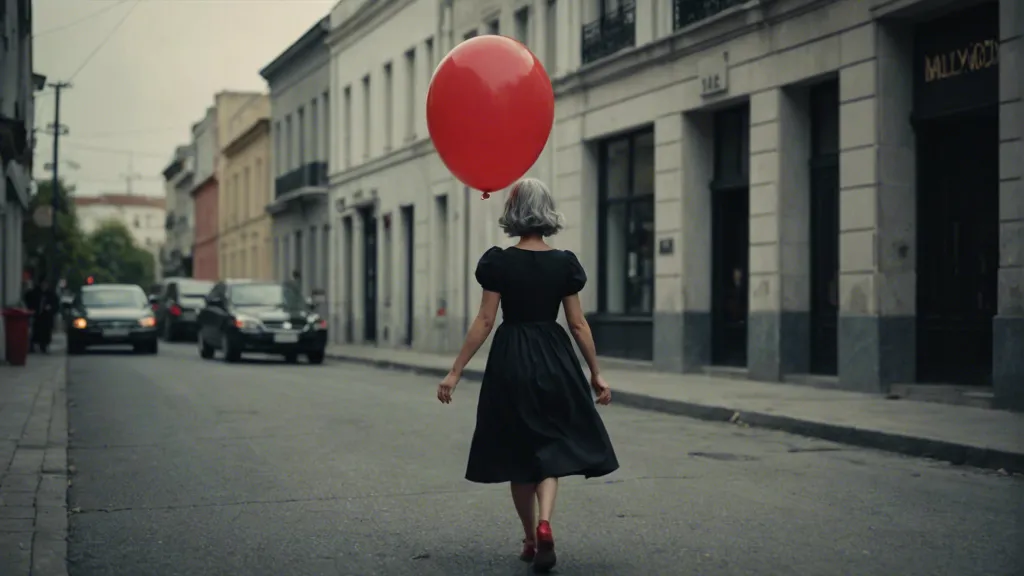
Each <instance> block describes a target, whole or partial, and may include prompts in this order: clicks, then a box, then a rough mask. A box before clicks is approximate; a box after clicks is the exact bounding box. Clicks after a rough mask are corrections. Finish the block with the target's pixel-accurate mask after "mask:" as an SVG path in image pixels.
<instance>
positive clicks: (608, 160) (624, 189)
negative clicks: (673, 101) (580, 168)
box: [598, 129, 654, 316]
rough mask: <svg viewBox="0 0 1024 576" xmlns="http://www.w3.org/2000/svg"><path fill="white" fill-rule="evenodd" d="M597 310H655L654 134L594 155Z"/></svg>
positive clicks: (622, 140) (608, 145)
mask: <svg viewBox="0 0 1024 576" xmlns="http://www.w3.org/2000/svg"><path fill="white" fill-rule="evenodd" d="M599 154H600V156H599V166H600V170H601V173H600V222H599V234H598V237H599V251H600V272H599V274H600V277H599V282H600V284H599V308H600V311H601V312H603V313H607V314H614V315H627V316H650V315H651V313H652V312H653V309H654V132H653V131H651V130H649V129H648V130H644V131H642V132H638V133H634V134H631V135H628V136H624V137H619V138H615V139H612V140H609V141H606V142H604V143H603V144H602V145H601V147H600V152H599Z"/></svg>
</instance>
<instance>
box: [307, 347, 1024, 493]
mask: <svg viewBox="0 0 1024 576" xmlns="http://www.w3.org/2000/svg"><path fill="white" fill-rule="evenodd" d="M327 356H328V357H329V358H332V359H334V360H340V361H343V362H349V363H352V364H362V365H365V366H373V367H376V368H383V369H387V370H402V371H406V372H413V373H415V374H423V375H428V376H435V377H438V378H443V377H444V376H445V375H447V374H448V370H446V369H442V368H431V367H424V366H416V365H413V364H408V363H403V362H395V361H391V360H372V359H367V358H360V357H357V356H348V355H345V354H338V353H331V352H328V354H327ZM462 377H463V379H466V380H475V381H479V380H482V379H483V371H482V370H473V369H466V370H465V371H464V372H463V373H462ZM615 403H616V404H619V405H622V406H629V407H630V408H638V409H641V410H649V411H652V412H662V413H666V414H674V415H676V416H685V417H688V418H693V419H696V420H705V421H709V422H732V423H736V422H743V423H746V424H749V425H750V426H755V427H758V428H767V429H771V430H779V431H782V432H789V433H791V434H796V435H799V436H807V437H810V438H818V439H821V440H828V441H830V442H836V443H839V444H847V445H850V446H859V447H861V448H874V449H876V450H883V451H886V452H893V453H897V454H903V455H906V456H914V457H918V458H931V459H934V460H941V461H944V462H949V463H951V464H956V465H965V466H974V467H977V468H988V469H992V470H1003V471H1005V472H1010V473H1015V474H1024V454H1021V453H1015V452H1005V451H1002V450H995V449H991V448H980V447H977V446H970V445H967V444H957V443H953V442H945V441H942V440H930V439H928V438H919V437H915V436H907V435H903V434H894V433H889V432H880V431H878V430H867V429H863V428H857V427H855V426H848V425H840V424H828V423H824V422H812V421H809V420H801V419H799V418H792V417H789V416H780V415H777V414H768V413H765V412H740V411H737V410H735V409H733V408H727V407H724V406H713V405H709V404H699V403H696V402H687V401H684V400H668V399H665V398H658V397H656V396H649V395H646V394H638V393H636V392H623V391H622V390H617V391H616V392H615Z"/></svg>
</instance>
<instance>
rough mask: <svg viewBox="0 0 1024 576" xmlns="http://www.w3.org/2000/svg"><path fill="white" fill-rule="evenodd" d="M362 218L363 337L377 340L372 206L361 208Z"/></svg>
mask: <svg viewBox="0 0 1024 576" xmlns="http://www.w3.org/2000/svg"><path fill="white" fill-rule="evenodd" d="M361 214H362V218H363V249H364V250H365V251H364V252H363V262H364V266H365V270H364V275H363V319H364V325H363V339H364V340H365V341H366V342H376V341H377V216H375V215H374V213H373V208H364V209H362V210H361Z"/></svg>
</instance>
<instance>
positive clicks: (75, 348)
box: [68, 341, 84, 356]
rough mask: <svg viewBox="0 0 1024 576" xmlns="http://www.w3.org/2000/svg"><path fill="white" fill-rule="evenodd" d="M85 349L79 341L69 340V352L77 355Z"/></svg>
mask: <svg viewBox="0 0 1024 576" xmlns="http://www.w3.org/2000/svg"><path fill="white" fill-rule="evenodd" d="M83 350H84V349H83V348H82V345H81V344H79V343H78V342H72V341H69V342H68V354H71V355H72V356H77V355H78V354H81V353H82V351H83Z"/></svg>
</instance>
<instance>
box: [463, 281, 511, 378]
mask: <svg viewBox="0 0 1024 576" xmlns="http://www.w3.org/2000/svg"><path fill="white" fill-rule="evenodd" d="M499 302H501V294H498V293H497V292H491V291H489V290H484V295H483V298H481V299H480V311H479V312H477V314H476V319H474V320H473V324H472V325H471V326H470V327H469V332H467V333H466V342H465V343H463V344H462V350H461V351H460V352H459V355H458V356H457V357H456V358H455V364H453V365H452V373H453V374H456V375H459V376H461V375H462V371H463V370H464V369H465V368H466V364H469V361H470V360H472V359H473V355H475V354H476V352H477V350H479V349H480V346H482V345H483V343H484V341H485V340H487V337H488V336H489V335H490V334H491V330H492V329H493V328H494V320H495V318H496V317H497V315H498V303H499Z"/></svg>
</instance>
